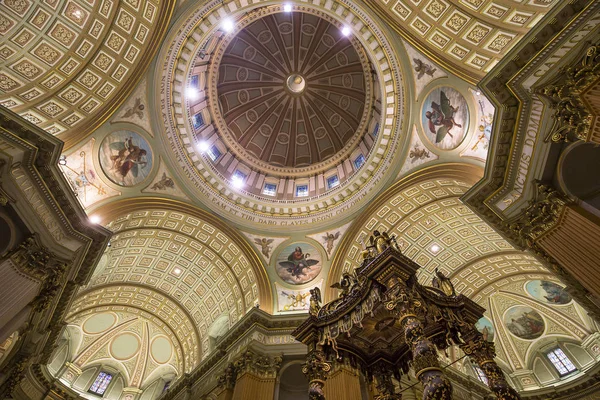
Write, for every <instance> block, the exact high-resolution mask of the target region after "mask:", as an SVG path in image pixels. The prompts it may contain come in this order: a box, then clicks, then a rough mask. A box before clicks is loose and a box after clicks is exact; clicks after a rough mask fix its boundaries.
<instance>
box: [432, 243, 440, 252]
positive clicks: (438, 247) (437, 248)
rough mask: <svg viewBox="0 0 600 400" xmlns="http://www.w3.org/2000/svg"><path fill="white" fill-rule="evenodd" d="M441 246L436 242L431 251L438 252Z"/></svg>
mask: <svg viewBox="0 0 600 400" xmlns="http://www.w3.org/2000/svg"><path fill="white" fill-rule="evenodd" d="M440 249H441V248H440V246H438V245H437V244H434V245H433V246H431V251H432V252H433V253H437V252H438V251H440Z"/></svg>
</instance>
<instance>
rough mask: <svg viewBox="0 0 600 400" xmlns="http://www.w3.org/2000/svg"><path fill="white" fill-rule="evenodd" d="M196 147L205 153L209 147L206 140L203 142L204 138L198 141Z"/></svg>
mask: <svg viewBox="0 0 600 400" xmlns="http://www.w3.org/2000/svg"><path fill="white" fill-rule="evenodd" d="M198 148H199V149H200V151H201V152H202V153H206V152H207V151H208V149H209V148H210V146H209V145H208V143H207V142H205V141H204V140H203V141H201V142H200V143H198Z"/></svg>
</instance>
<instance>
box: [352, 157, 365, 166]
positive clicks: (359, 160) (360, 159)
mask: <svg viewBox="0 0 600 400" xmlns="http://www.w3.org/2000/svg"><path fill="white" fill-rule="evenodd" d="M364 163H365V156H364V155H362V154H359V155H358V157H356V158H355V159H354V169H356V170H357V169H359V168H360V167H362V165H363V164H364Z"/></svg>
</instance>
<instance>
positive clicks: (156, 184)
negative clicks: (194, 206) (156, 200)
mask: <svg viewBox="0 0 600 400" xmlns="http://www.w3.org/2000/svg"><path fill="white" fill-rule="evenodd" d="M142 192H143V193H152V194H154V195H165V194H166V195H171V196H175V197H180V198H182V199H185V200H189V198H188V197H187V196H186V194H185V193H184V192H183V190H181V189H180V187H179V185H178V184H177V183H175V179H174V175H173V173H171V171H169V169H168V168H167V166H166V165H165V163H164V161H163V160H162V158H160V157H159V166H158V171H157V172H156V175H155V176H154V179H152V182H150V184H149V185H148V186H147V187H146V188H145V189H144V190H142Z"/></svg>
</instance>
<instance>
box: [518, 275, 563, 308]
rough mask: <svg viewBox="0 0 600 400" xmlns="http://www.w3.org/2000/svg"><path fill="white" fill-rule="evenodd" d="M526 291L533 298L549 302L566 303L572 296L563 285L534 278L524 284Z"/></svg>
mask: <svg viewBox="0 0 600 400" xmlns="http://www.w3.org/2000/svg"><path fill="white" fill-rule="evenodd" d="M525 288H526V290H527V293H529V294H530V295H531V296H532V297H534V298H535V299H537V300H539V301H541V302H543V303H550V304H568V303H570V302H571V301H572V300H573V298H572V297H571V295H570V294H569V293H567V291H566V290H565V288H564V287H562V286H560V285H558V284H556V283H554V282H550V281H544V280H535V281H531V282H527V284H526V285H525Z"/></svg>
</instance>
